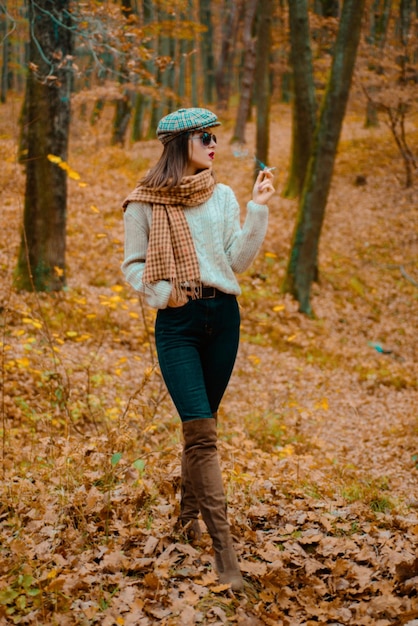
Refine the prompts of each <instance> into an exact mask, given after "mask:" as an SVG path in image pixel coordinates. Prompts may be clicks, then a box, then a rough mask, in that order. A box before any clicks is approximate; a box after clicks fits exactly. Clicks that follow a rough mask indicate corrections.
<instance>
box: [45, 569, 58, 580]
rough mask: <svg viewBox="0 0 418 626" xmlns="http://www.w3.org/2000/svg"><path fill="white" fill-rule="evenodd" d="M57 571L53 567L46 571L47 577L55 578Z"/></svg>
mask: <svg viewBox="0 0 418 626" xmlns="http://www.w3.org/2000/svg"><path fill="white" fill-rule="evenodd" d="M57 573H58V572H57V570H56V569H55V568H54V569H52V570H51V571H50V572H48V576H47V578H55V577H56V575H57Z"/></svg>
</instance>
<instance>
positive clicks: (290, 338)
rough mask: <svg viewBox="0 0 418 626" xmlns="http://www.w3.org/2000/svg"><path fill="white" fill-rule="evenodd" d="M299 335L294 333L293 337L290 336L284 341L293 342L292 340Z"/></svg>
mask: <svg viewBox="0 0 418 626" xmlns="http://www.w3.org/2000/svg"><path fill="white" fill-rule="evenodd" d="M298 335H299V333H295V334H294V335H290V337H288V338H287V339H286V341H293V340H294V339H296V337H297V336H298Z"/></svg>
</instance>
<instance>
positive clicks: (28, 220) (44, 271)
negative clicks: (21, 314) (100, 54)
mask: <svg viewBox="0 0 418 626" xmlns="http://www.w3.org/2000/svg"><path fill="white" fill-rule="evenodd" d="M69 9H70V1H69V0H37V1H36V2H34V1H33V0H30V1H29V25H30V33H31V35H30V36H31V40H30V63H31V70H30V72H29V74H28V78H27V80H28V88H27V103H26V104H27V111H26V119H27V123H28V129H27V146H28V153H27V163H26V190H25V204H24V217H23V233H22V239H21V244H20V251H19V259H18V265H17V271H16V284H17V287H18V288H20V289H26V290H29V291H31V290H33V289H35V290H37V291H52V290H59V289H61V288H62V287H63V285H64V284H65V227H66V206H67V174H66V172H65V170H64V169H62V168H60V167H59V161H60V159H61V160H62V161H63V162H65V161H66V160H67V149H68V130H69V123H70V92H71V75H72V69H71V56H70V55H71V54H72V30H71V29H72V23H71V15H70V12H69ZM51 156H52V160H50V159H49V158H48V157H51ZM54 160H55V161H57V162H55V163H54V162H53V161H54Z"/></svg>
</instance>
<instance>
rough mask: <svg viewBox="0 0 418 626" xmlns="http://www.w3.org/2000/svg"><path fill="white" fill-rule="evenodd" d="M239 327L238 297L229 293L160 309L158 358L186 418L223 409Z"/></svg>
mask: <svg viewBox="0 0 418 626" xmlns="http://www.w3.org/2000/svg"><path fill="white" fill-rule="evenodd" d="M239 327H240V314H239V309H238V303H237V299H236V297H235V296H233V295H230V294H222V295H219V296H218V297H216V298H208V299H201V300H190V301H189V302H188V303H187V304H185V305H184V306H182V307H178V308H174V307H173V308H171V307H168V308H166V309H160V310H159V311H158V312H157V319H156V322H155V342H156V346H157V354H158V361H159V364H160V368H161V373H162V375H163V378H164V381H165V384H166V385H167V389H168V391H169V394H170V396H171V398H172V400H173V402H174V405H175V407H176V409H177V411H178V413H179V415H180V418H181V420H182V422H184V421H187V420H191V419H201V418H207V417H212V414H213V413H215V412H216V411H217V410H218V406H219V403H220V401H221V399H222V396H223V395H224V392H225V389H226V387H227V385H228V382H229V379H230V377H231V374H232V370H233V367H234V363H235V359H236V355H237V351H238V342H239Z"/></svg>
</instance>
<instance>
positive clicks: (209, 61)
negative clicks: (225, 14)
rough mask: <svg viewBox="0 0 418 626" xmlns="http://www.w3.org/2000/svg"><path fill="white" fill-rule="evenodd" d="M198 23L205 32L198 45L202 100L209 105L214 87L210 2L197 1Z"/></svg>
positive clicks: (205, 0)
mask: <svg viewBox="0 0 418 626" xmlns="http://www.w3.org/2000/svg"><path fill="white" fill-rule="evenodd" d="M199 21H200V23H201V24H202V25H203V26H205V27H206V30H205V32H203V33H202V40H201V45H200V50H201V70H202V75H201V77H202V83H203V93H202V98H203V102H204V103H205V104H211V103H212V102H213V92H214V86H215V76H214V65H215V63H214V58H213V25H212V13H211V0H199Z"/></svg>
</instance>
